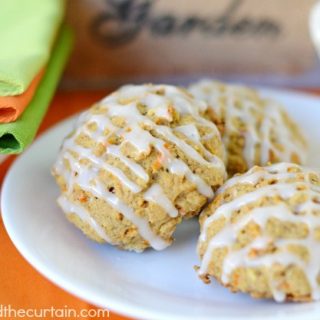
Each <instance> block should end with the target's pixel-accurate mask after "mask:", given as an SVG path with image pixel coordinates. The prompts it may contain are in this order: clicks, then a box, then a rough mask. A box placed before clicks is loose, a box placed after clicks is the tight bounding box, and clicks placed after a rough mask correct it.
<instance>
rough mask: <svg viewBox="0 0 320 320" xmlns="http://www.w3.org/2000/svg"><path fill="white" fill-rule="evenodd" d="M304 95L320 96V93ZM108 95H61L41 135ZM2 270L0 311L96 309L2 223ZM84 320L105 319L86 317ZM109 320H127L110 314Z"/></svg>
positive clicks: (0, 173) (1, 170) (2, 167)
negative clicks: (42, 270)
mask: <svg viewBox="0 0 320 320" xmlns="http://www.w3.org/2000/svg"><path fill="white" fill-rule="evenodd" d="M305 91H310V92H312V93H317V94H319V95H320V89H318V90H305ZM105 94H106V91H103V92H102V91H99V92H96V91H95V92H60V93H58V94H57V95H56V96H55V98H54V100H53V102H52V105H51V107H50V109H49V112H48V114H47V116H46V117H45V119H44V121H43V123H42V125H41V128H40V133H41V132H42V131H44V130H45V129H47V128H48V127H50V126H52V125H53V124H54V123H56V122H58V121H60V120H62V119H63V118H66V117H68V116H70V115H72V114H74V113H76V112H78V111H80V110H82V109H85V108H86V107H88V106H90V104H92V103H93V102H95V101H97V100H98V99H100V98H102V97H103V96H104V95H105ZM12 160H13V157H11V158H9V159H7V160H6V161H5V162H4V163H2V164H1V165H0V183H2V181H3V178H4V176H5V173H6V171H7V170H8V168H9V166H10V164H11V163H12ZM0 268H1V269H0V307H1V305H7V306H8V305H11V306H12V308H23V309H28V308H36V309H40V308H51V307H52V306H53V307H55V308H64V306H68V307H69V308H73V309H76V310H81V309H95V307H94V306H92V305H90V304H88V303H86V302H84V301H82V300H80V299H78V298H76V297H74V296H72V295H70V294H68V293H67V292H65V291H63V290H62V289H60V288H58V287H57V286H55V285H54V284H52V283H51V282H50V281H48V280H47V279H45V278H44V277H43V276H41V275H40V274H39V273H38V272H37V271H36V270H34V269H33V268H32V267H31V266H30V265H29V264H28V263H27V262H26V261H25V260H24V259H23V258H22V257H21V255H20V254H19V253H18V251H17V250H16V249H15V247H14V245H13V244H12V242H11V241H10V239H9V237H8V235H7V233H6V231H5V230H4V227H3V224H2V220H0ZM0 318H1V316H0ZM1 319H2V318H1ZM48 319H52V318H48ZM82 319H102V318H101V317H90V318H89V317H87V318H82ZM110 319H114V320H116V319H118V320H119V319H128V318H125V317H122V316H119V315H116V314H115V313H111V314H110Z"/></svg>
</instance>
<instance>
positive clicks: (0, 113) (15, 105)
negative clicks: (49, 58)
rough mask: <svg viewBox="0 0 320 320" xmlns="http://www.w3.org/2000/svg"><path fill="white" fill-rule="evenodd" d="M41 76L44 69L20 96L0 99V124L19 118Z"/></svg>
mask: <svg viewBox="0 0 320 320" xmlns="http://www.w3.org/2000/svg"><path fill="white" fill-rule="evenodd" d="M43 74H44V69H42V70H40V72H38V74H37V75H36V76H35V77H34V79H33V80H32V82H31V83H30V85H29V87H28V89H27V90H26V91H25V92H23V93H22V94H20V95H17V96H4V97H0V123H7V122H12V121H15V120H16V119H17V118H18V117H19V116H20V114H21V113H22V112H23V111H24V109H25V108H26V107H27V106H28V104H29V102H30V101H31V99H32V97H33V95H34V93H35V91H36V90H37V87H38V84H39V82H40V80H41V78H42V76H43Z"/></svg>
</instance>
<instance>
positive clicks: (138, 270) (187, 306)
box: [1, 90, 320, 320]
mask: <svg viewBox="0 0 320 320" xmlns="http://www.w3.org/2000/svg"><path fill="white" fill-rule="evenodd" d="M264 93H265V94H266V95H268V96H271V97H275V98H277V99H279V100H280V101H283V103H285V104H286V105H288V106H290V107H288V111H289V112H290V114H291V115H292V116H293V117H294V118H295V119H296V121H297V122H298V123H299V124H300V125H301V127H302V128H303V129H304V131H305V133H306V135H307V137H308V139H309V141H310V146H311V148H312V151H311V152H310V161H309V164H310V165H311V166H314V167H317V166H318V165H319V164H320V99H319V98H316V97H312V96H308V95H302V94H297V93H292V92H284V91H281V92H280V91H273V90H264ZM73 121H74V119H70V120H67V121H65V122H62V123H61V124H59V125H58V126H56V127H54V128H53V129H51V130H50V131H48V132H47V133H46V134H44V135H43V136H42V137H41V138H40V139H38V140H37V141H36V142H35V143H34V144H33V145H32V146H31V148H30V149H29V150H27V151H26V152H25V153H24V154H23V155H22V156H20V157H19V158H18V159H17V161H16V162H15V163H14V165H13V166H12V167H11V169H10V172H9V173H8V175H7V177H6V180H5V183H4V186H3V191H2V199H1V200H2V201H1V202H2V214H3V220H4V223H5V226H6V228H7V230H8V233H9V235H10V237H11V239H12V241H13V242H14V244H15V245H16V247H17V248H18V250H19V251H20V252H21V253H22V255H23V256H24V257H25V258H26V259H27V260H28V261H29V262H30V263H31V264H32V265H33V266H34V267H35V268H36V269H37V270H39V271H40V272H41V273H42V274H43V275H44V276H46V277H47V278H49V279H50V280H51V281H53V282H54V283H56V284H57V285H59V286H60V287H62V288H64V289H65V290H67V291H69V292H71V293H73V294H75V295H76V296H78V297H80V298H83V299H85V300H87V301H89V302H91V303H93V304H95V305H98V306H102V307H107V308H109V309H111V310H114V311H116V312H119V313H121V314H125V315H128V316H131V317H135V318H139V319H148V320H150V319H166V320H167V319H170V320H174V319H184V320H186V319H213V318H214V319H229V320H230V319H246V320H249V319H285V318H286V319H287V317H290V319H291V320H296V319H301V320H302V319H303V320H306V319H315V320H319V319H320V302H319V303H306V304H293V303H287V304H277V303H275V302H272V301H257V300H253V299H251V298H250V297H248V296H246V295H243V294H232V293H230V292H229V291H228V290H227V289H225V288H222V287H220V286H219V285H217V284H216V283H213V284H211V285H205V284H203V283H202V282H201V281H200V280H199V279H198V278H197V276H196V273H195V272H194V270H193V266H194V265H196V264H197V263H198V258H197V255H196V251H195V250H196V240H197V236H198V224H197V221H196V220H193V221H189V222H186V223H183V224H182V225H181V226H179V228H178V231H177V232H176V241H175V243H174V244H173V245H172V246H171V247H169V248H168V249H167V250H165V251H162V252H155V251H152V250H149V251H147V252H145V253H143V254H137V253H130V252H124V251H120V250H117V249H115V248H113V247H111V246H109V245H99V244H96V243H93V242H91V241H90V240H88V239H87V238H86V237H85V236H83V235H82V233H81V232H80V231H78V230H77V229H76V228H74V227H73V226H72V225H71V224H70V223H69V222H67V220H66V219H65V217H64V214H63V213H62V212H61V211H60V209H59V208H58V207H57V205H56V202H55V199H56V198H57V195H58V188H57V186H56V184H55V182H54V181H53V178H52V177H51V176H50V168H51V166H52V164H53V162H54V160H55V158H56V155H57V152H58V148H59V146H60V144H61V141H62V139H63V137H64V136H65V135H66V134H67V133H68V132H69V130H70V128H71V126H72V123H73ZM319 254H320V253H319Z"/></svg>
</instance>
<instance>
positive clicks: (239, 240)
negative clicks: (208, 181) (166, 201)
mask: <svg viewBox="0 0 320 320" xmlns="http://www.w3.org/2000/svg"><path fill="white" fill-rule="evenodd" d="M200 224H201V235H200V238H199V243H198V252H199V255H200V257H201V266H200V268H199V271H198V272H199V275H200V277H201V278H202V279H203V280H204V281H205V282H210V277H214V278H216V279H217V280H218V281H219V282H220V283H221V284H223V285H224V286H226V287H228V288H230V289H231V290H232V291H241V292H246V293H249V294H250V295H252V296H253V297H257V298H274V299H276V300H278V301H283V300H294V301H309V300H318V299H320V256H319V252H320V174H319V173H317V172H314V171H312V170H310V169H306V168H303V167H301V166H298V165H296V164H290V163H280V164H275V165H271V166H268V167H254V168H252V169H251V170H249V171H248V172H247V173H245V174H243V175H239V176H235V177H234V178H232V179H230V180H228V181H227V182H226V183H225V184H224V185H223V186H222V187H221V188H220V189H219V190H218V194H217V196H216V198H215V200H214V201H213V202H212V203H211V204H210V205H209V206H208V207H207V208H206V209H205V210H204V212H203V213H202V214H201V216H200Z"/></svg>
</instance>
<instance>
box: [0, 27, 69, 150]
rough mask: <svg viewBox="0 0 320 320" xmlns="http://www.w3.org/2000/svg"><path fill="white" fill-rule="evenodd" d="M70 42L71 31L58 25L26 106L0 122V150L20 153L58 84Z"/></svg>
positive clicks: (30, 139)
mask: <svg viewBox="0 0 320 320" xmlns="http://www.w3.org/2000/svg"><path fill="white" fill-rule="evenodd" d="M71 45H72V33H71V31H70V29H69V28H68V27H66V26H62V28H61V31H60V34H59V36H58V38H57V40H56V44H55V46H54V48H53V52H52V56H51V59H50V61H49V63H48V65H47V67H46V72H45V74H44V76H43V78H42V80H41V82H40V84H39V87H38V89H37V91H36V93H35V95H34V97H33V99H32V101H31V102H30V104H29V106H28V107H27V109H26V110H25V111H24V112H23V114H22V115H21V116H20V117H19V118H18V120H16V121H15V122H11V123H4V124H0V153H2V154H8V153H20V152H22V151H23V150H24V149H25V148H26V147H27V146H28V145H29V144H30V143H31V142H32V140H33V138H34V136H35V134H36V132H37V130H38V127H39V125H40V123H41V120H42V118H43V116H44V114H45V113H46V110H47V108H48V105H49V103H50V101H51V98H52V97H53V94H54V92H55V89H56V87H57V85H58V82H59V79H60V76H61V74H62V71H63V69H64V66H65V64H66V61H67V57H68V56H69V53H70V51H71Z"/></svg>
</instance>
